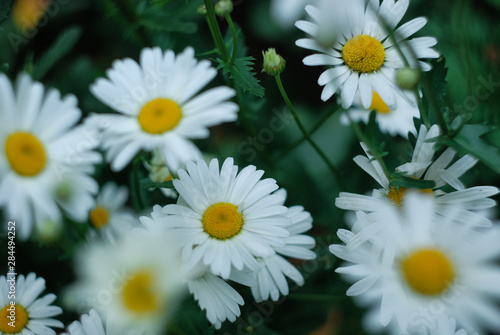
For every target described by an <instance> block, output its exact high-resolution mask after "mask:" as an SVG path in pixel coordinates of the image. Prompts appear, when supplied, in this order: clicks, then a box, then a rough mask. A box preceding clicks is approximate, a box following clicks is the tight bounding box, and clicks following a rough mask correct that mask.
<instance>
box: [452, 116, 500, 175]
mask: <svg viewBox="0 0 500 335" xmlns="http://www.w3.org/2000/svg"><path fill="white" fill-rule="evenodd" d="M492 130H493V127H492V126H487V125H481V124H466V125H464V126H463V127H462V129H461V130H460V132H459V133H458V134H456V135H455V136H454V137H452V138H446V139H445V144H446V145H448V146H450V147H452V148H453V149H455V150H457V151H458V152H460V153H462V154H471V155H473V156H475V157H476V158H478V159H479V160H481V162H483V163H484V164H486V165H487V166H489V167H490V168H491V169H492V170H493V171H495V172H496V173H500V147H499V146H498V145H493V144H498V131H495V132H493V133H492V134H489V136H488V135H487V136H485V137H486V139H488V140H489V141H490V142H487V141H486V140H485V139H483V138H482V136H483V135H486V134H488V133H490V132H491V131H492Z"/></svg>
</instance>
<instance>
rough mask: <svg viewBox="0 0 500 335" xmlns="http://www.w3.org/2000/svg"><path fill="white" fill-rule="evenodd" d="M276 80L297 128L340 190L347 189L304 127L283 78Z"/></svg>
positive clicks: (277, 77)
mask: <svg viewBox="0 0 500 335" xmlns="http://www.w3.org/2000/svg"><path fill="white" fill-rule="evenodd" d="M274 78H275V79H276V84H277V85H278V89H279V90H280V93H281V96H282V97H283V100H284V101H285V104H286V106H287V107H288V109H289V110H290V112H291V113H292V115H293V118H294V120H295V123H297V126H298V127H299V129H300V131H301V132H302V135H304V137H305V139H306V140H307V141H308V142H309V144H311V146H312V147H313V148H314V150H315V151H316V152H317V153H318V155H319V156H320V157H321V159H323V161H324V162H325V163H326V165H327V166H328V167H329V168H330V171H331V172H332V174H333V177H334V178H335V181H336V182H337V185H338V186H339V187H340V188H343V189H345V185H344V183H343V182H342V179H341V178H340V174H339V171H338V170H337V168H336V167H335V165H333V164H332V162H330V160H329V159H328V157H327V156H326V155H325V153H324V152H323V151H322V150H321V148H320V147H319V146H318V145H317V144H316V142H314V140H313V139H312V138H311V136H310V135H309V133H308V132H307V130H306V128H305V127H304V124H303V123H302V121H301V120H300V118H299V116H298V114H297V112H296V111H295V108H294V107H293V104H292V102H291V101H290V99H289V98H288V95H287V94H286V91H285V88H284V87H283V83H282V82H281V77H280V75H279V74H278V75H276V76H274Z"/></svg>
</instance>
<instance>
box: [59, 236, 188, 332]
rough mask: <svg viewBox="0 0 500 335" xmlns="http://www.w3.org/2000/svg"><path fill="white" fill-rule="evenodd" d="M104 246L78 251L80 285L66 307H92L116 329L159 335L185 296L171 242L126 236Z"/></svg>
mask: <svg viewBox="0 0 500 335" xmlns="http://www.w3.org/2000/svg"><path fill="white" fill-rule="evenodd" d="M105 242H106V241H98V240H94V241H91V243H89V244H87V245H86V246H84V247H83V248H81V249H80V250H79V252H78V254H77V262H76V270H77V275H78V281H77V282H76V283H75V284H74V285H73V286H71V287H69V288H68V289H67V292H66V298H67V301H68V305H71V306H69V307H72V308H74V309H78V310H83V309H87V308H93V309H95V310H96V311H97V312H98V313H99V314H100V315H101V317H102V318H103V319H106V322H107V324H109V325H112V326H113V327H116V328H117V329H129V330H134V331H137V332H153V333H155V332H160V331H161V330H162V329H163V328H164V327H165V323H166V322H167V321H168V319H169V316H170V315H171V314H172V313H173V311H174V310H175V307H176V306H177V303H178V301H179V299H180V297H181V295H182V293H183V291H184V290H183V285H182V278H181V276H180V274H179V264H178V262H177V260H176V258H175V250H174V249H173V248H172V241H171V240H170V239H169V238H168V236H164V235H162V234H157V235H153V234H141V235H138V234H133V233H129V234H127V235H125V236H121V237H120V238H117V239H116V243H114V244H109V243H105ZM87 310H88V309H87Z"/></svg>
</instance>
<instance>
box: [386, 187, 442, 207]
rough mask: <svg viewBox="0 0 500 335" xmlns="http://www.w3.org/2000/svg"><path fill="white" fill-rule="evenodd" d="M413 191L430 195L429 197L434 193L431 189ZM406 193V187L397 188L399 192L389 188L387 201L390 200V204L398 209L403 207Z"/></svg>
mask: <svg viewBox="0 0 500 335" xmlns="http://www.w3.org/2000/svg"><path fill="white" fill-rule="evenodd" d="M414 190H415V191H418V192H420V193H423V194H430V195H433V194H434V191H433V190H432V189H431V188H424V189H414ZM406 192H408V189H407V188H406V187H399V190H398V189H396V188H395V187H391V188H390V190H389V194H387V198H388V199H389V200H392V202H394V203H395V204H396V205H397V206H398V207H401V206H402V205H403V199H404V196H405V194H406Z"/></svg>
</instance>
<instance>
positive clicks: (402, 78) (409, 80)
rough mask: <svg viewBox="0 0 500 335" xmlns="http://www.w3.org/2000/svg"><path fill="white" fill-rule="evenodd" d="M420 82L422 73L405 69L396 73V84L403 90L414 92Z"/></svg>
mask: <svg viewBox="0 0 500 335" xmlns="http://www.w3.org/2000/svg"><path fill="white" fill-rule="evenodd" d="M419 81H420V71H418V70H415V69H412V68H409V67H405V68H402V69H399V70H397V71H396V84H397V85H398V87H399V88H402V89H403V90H413V89H414V88H416V87H417V85H418V82H419Z"/></svg>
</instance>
